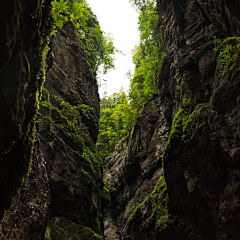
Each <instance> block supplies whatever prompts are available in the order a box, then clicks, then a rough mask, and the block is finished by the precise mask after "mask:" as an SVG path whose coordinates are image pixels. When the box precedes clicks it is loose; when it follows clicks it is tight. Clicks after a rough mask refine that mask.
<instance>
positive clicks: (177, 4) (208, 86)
mask: <svg viewBox="0 0 240 240" xmlns="http://www.w3.org/2000/svg"><path fill="white" fill-rule="evenodd" d="M158 3H159V16H160V19H161V22H162V24H163V42H164V44H165V48H164V49H165V52H166V54H167V56H166V58H165V62H164V65H163V68H162V76H161V77H160V79H159V81H158V89H159V94H160V98H161V105H162V106H163V108H164V116H165V119H166V121H167V122H168V124H169V126H171V124H172V126H171V133H170V134H169V141H168V143H167V146H166V150H165V154H164V172H165V179H166V183H167V189H168V194H169V226H170V230H171V234H172V237H173V239H189V240H190V239H191V240H194V239H201V240H207V239H211V240H215V239H218V240H220V239H226V240H227V239H232V240H233V239H239V234H240V228H239V227H240V218H239V216H240V144H239V105H238V96H239V94H240V92H239V89H240V77H239V74H240V72H239V71H240V68H239V66H240V64H239V63H240V62H239V58H237V60H236V61H235V66H234V68H233V69H232V70H231V71H230V70H229V69H228V71H227V72H226V73H225V74H224V75H223V74H222V73H221V71H222V70H223V69H222V68H221V66H220V64H219V62H218V61H217V59H216V57H217V54H218V53H217V52H214V51H213V48H214V44H213V36H216V37H217V38H226V37H227V36H236V34H237V30H238V29H239V12H238V11H236V9H239V1H220V0H210V1H200V0H199V1H192V0H182V1H179V0H171V1H168V0H161V1H158ZM228 43H229V44H234V41H233V42H228ZM174 117H175V118H174Z"/></svg>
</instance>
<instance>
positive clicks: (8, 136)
mask: <svg viewBox="0 0 240 240" xmlns="http://www.w3.org/2000/svg"><path fill="white" fill-rule="evenodd" d="M50 4H51V1H49V0H47V1H36V0H33V1H31V4H30V3H29V2H28V1H25V0H20V1H8V2H6V3H4V4H2V6H1V14H0V20H1V26H0V32H1V42H0V52H1V59H0V79H1V80H0V104H1V108H0V116H1V118H0V135H1V140H0V153H1V155H0V169H1V170H0V195H1V200H0V219H1V218H2V217H3V214H4V210H6V209H8V208H9V207H10V204H11V199H12V196H13V195H15V194H16V192H17V191H19V189H20V187H21V185H22V182H24V181H25V179H27V173H28V172H29V166H30V162H31V158H32V153H33V151H32V148H33V140H34V137H35V134H34V125H35V117H36V113H37V111H38V101H39V96H40V88H41V85H42V83H43V79H44V72H43V71H42V69H43V67H42V65H43V60H44V57H45V56H44V52H43V51H44V49H45V47H46V45H47V42H48V39H47V38H48V36H49V35H50V32H51V31H52V23H51V18H50V11H51V7H50V6H51V5H50ZM43 5H44V7H43Z"/></svg>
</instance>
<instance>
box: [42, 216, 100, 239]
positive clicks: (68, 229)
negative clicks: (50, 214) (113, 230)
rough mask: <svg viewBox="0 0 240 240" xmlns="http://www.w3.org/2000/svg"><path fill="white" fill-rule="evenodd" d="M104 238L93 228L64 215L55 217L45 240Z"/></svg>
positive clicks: (47, 230) (48, 228)
mask: <svg viewBox="0 0 240 240" xmlns="http://www.w3.org/2000/svg"><path fill="white" fill-rule="evenodd" d="M99 225H100V223H99ZM65 239H67V240H89V239H95V240H103V239H104V238H103V237H102V236H100V235H99V234H97V233H96V232H95V231H93V230H92V229H91V228H89V227H86V226H82V225H79V224H76V223H74V222H72V221H70V220H68V219H66V218H64V217H57V218H53V219H52V220H51V221H50V222H49V226H48V227H47V229H46V233H45V238H44V240H65Z"/></svg>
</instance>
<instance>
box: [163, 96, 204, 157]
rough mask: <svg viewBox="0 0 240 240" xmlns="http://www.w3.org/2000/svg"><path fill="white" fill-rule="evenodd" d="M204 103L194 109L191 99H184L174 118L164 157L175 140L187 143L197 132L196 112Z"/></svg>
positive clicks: (179, 142)
mask: <svg viewBox="0 0 240 240" xmlns="http://www.w3.org/2000/svg"><path fill="white" fill-rule="evenodd" d="M203 105H204V104H198V105H197V106H196V107H195V108H194V109H193V110H192V106H191V99H190V98H188V99H186V98H184V99H183V107H182V108H179V111H178V113H177V114H176V116H175V117H174V119H173V122H172V127H171V131H170V133H169V136H168V141H167V143H166V145H165V148H164V152H163V155H162V158H163V159H164V158H165V156H166V153H167V151H168V150H169V149H170V147H171V144H172V143H173V142H175V141H177V142H178V144H182V143H183V144H186V143H187V142H189V141H190V140H191V139H192V138H193V137H194V136H195V134H196V131H197V128H196V127H195V125H196V112H197V111H198V110H199V108H200V107H201V106H203Z"/></svg>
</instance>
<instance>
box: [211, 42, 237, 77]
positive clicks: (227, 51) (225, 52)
mask: <svg viewBox="0 0 240 240" xmlns="http://www.w3.org/2000/svg"><path fill="white" fill-rule="evenodd" d="M213 43H214V44H215V48H214V51H215V52H219V55H218V58H217V59H218V61H219V63H220V65H221V68H222V71H221V73H222V75H224V74H225V73H227V72H228V71H231V70H232V69H233V67H234V66H235V61H236V59H237V58H238V57H239V55H240V37H227V38H225V39H217V38H216V37H214V42H213Z"/></svg>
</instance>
